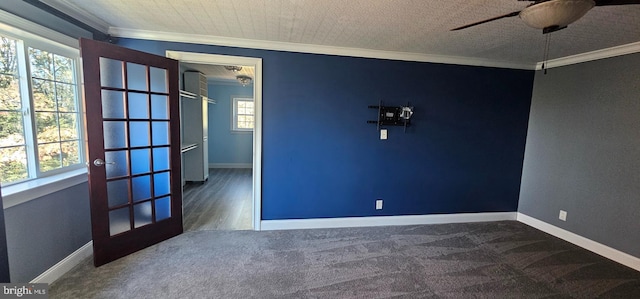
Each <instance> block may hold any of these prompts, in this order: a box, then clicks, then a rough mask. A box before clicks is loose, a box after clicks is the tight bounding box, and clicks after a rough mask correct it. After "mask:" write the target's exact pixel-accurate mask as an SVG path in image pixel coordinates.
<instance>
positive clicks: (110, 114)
mask: <svg viewBox="0 0 640 299" xmlns="http://www.w3.org/2000/svg"><path fill="white" fill-rule="evenodd" d="M102 117H103V118H120V119H124V118H125V115H124V92H122V91H113V90H103V91H102Z"/></svg>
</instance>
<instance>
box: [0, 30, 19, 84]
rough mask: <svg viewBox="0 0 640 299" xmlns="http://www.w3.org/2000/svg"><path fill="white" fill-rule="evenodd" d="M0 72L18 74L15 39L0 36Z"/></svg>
mask: <svg viewBox="0 0 640 299" xmlns="http://www.w3.org/2000/svg"><path fill="white" fill-rule="evenodd" d="M0 38H1V39H2V40H1V42H2V43H1V44H0V74H6V75H17V74H18V56H17V52H16V41H15V40H13V39H10V38H7V37H4V36H0Z"/></svg>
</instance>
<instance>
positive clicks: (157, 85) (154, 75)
mask: <svg viewBox="0 0 640 299" xmlns="http://www.w3.org/2000/svg"><path fill="white" fill-rule="evenodd" d="M149 73H150V75H151V91H155V92H167V81H169V80H168V78H167V70H165V69H159V68H156V67H149Z"/></svg>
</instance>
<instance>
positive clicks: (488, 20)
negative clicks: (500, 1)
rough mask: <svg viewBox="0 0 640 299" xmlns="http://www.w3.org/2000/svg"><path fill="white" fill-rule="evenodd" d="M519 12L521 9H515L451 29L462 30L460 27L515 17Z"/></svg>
mask: <svg viewBox="0 0 640 299" xmlns="http://www.w3.org/2000/svg"><path fill="white" fill-rule="evenodd" d="M519 13H520V11H519V10H518V11H514V12H511V13H508V14H506V15H501V16H498V17H494V18H491V19H486V20H484V21H480V22H475V23H471V24H467V25H464V26H461V27H457V28H453V29H451V31H456V30H460V29H465V28H469V27H473V26H476V25H480V24H484V23H488V22H492V21H495V20H499V19H504V18H510V17H515V16H517V15H518V14H519Z"/></svg>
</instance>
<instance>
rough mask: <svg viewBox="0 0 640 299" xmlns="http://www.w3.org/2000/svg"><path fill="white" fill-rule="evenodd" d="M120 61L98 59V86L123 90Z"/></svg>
mask: <svg viewBox="0 0 640 299" xmlns="http://www.w3.org/2000/svg"><path fill="white" fill-rule="evenodd" d="M122 74H123V70H122V61H119V60H113V59H109V58H104V57H100V85H102V86H104V87H114V88H123V87H124V79H123V78H124V76H123V75H122Z"/></svg>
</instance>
